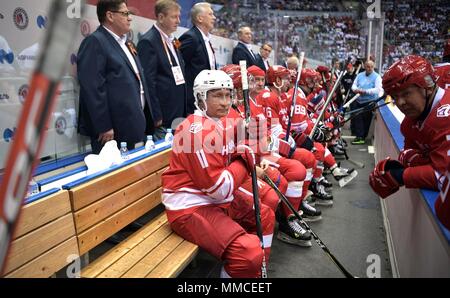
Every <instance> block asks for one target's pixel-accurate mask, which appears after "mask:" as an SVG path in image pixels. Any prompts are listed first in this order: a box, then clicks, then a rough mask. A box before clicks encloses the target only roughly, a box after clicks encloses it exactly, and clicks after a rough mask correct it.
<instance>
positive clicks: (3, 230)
mask: <svg viewBox="0 0 450 298" xmlns="http://www.w3.org/2000/svg"><path fill="white" fill-rule="evenodd" d="M79 3H80V7H81V8H82V9H83V8H84V1H81V2H79ZM69 5H72V4H70V3H66V1H60V0H53V1H52V2H51V5H50V11H49V14H48V19H49V20H50V24H49V26H48V28H47V32H46V34H45V36H44V39H43V42H42V45H43V46H42V48H41V53H40V56H39V59H38V60H37V64H36V68H35V70H34V72H33V74H32V77H31V82H30V91H29V93H28V95H27V97H26V100H25V103H24V106H23V109H22V111H21V114H20V117H19V121H18V127H17V133H16V135H15V137H14V141H13V144H12V145H11V148H10V150H9V153H8V157H7V158H6V160H7V162H6V167H5V172H4V176H3V179H2V184H1V187H0V270H1V273H2V272H3V270H4V268H5V263H6V262H5V260H6V256H7V254H8V250H9V246H10V243H11V240H12V237H13V235H14V229H15V226H16V224H17V221H18V218H19V214H20V211H21V206H22V202H23V200H24V197H25V195H26V193H27V189H28V183H29V181H30V179H31V177H32V174H33V171H34V169H35V167H36V166H37V164H38V163H39V154H40V152H41V148H42V145H43V143H44V140H45V137H46V131H47V124H48V121H49V118H50V115H51V113H52V111H53V107H54V104H55V97H56V94H57V91H58V88H59V81H60V79H61V77H62V75H63V74H64V72H65V69H66V66H68V64H69V63H68V61H69V60H68V57H69V53H70V50H71V49H72V46H73V43H74V41H75V39H74V38H73V36H75V35H76V32H77V30H78V26H79V21H80V19H79V18H74V19H69V18H68V16H67V11H68V6H69Z"/></svg>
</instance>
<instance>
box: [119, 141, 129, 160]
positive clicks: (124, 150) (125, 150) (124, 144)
mask: <svg viewBox="0 0 450 298" xmlns="http://www.w3.org/2000/svg"><path fill="white" fill-rule="evenodd" d="M120 156H122V159H128V158H129V156H128V148H127V142H120Z"/></svg>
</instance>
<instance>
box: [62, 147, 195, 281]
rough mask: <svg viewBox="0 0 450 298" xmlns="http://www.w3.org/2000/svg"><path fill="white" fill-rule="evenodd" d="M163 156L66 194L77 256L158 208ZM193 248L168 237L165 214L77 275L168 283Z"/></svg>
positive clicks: (167, 153)
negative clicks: (161, 279) (166, 279)
mask: <svg viewBox="0 0 450 298" xmlns="http://www.w3.org/2000/svg"><path fill="white" fill-rule="evenodd" d="M170 152H171V151H170V150H165V151H163V152H160V153H158V154H155V155H153V156H150V157H148V158H145V159H143V160H140V161H137V162H135V163H133V164H131V165H128V166H125V167H123V168H121V169H119V170H117V171H114V172H111V173H109V174H106V175H104V176H101V177H98V178H96V179H94V180H92V181H89V182H87V183H84V184H81V185H79V186H76V187H74V188H73V189H70V190H69V194H70V199H71V203H72V207H73V212H74V220H75V228H76V231H77V240H78V246H79V251H80V255H83V254H86V253H88V252H89V251H90V250H92V249H93V248H95V247H97V246H98V245H99V244H101V243H102V242H103V241H105V240H106V239H108V238H109V237H111V236H112V235H114V234H115V233H117V232H118V231H120V230H121V229H123V228H124V227H126V226H127V225H128V224H130V223H132V222H133V221H135V220H136V219H138V218H140V217H141V216H143V215H145V214H147V213H148V212H150V211H152V210H153V211H154V210H155V208H157V207H160V204H161V191H162V190H161V175H162V173H163V171H164V170H165V169H166V167H167V166H168V163H169V157H170ZM197 252H198V247H197V246H196V245H194V244H192V243H190V242H188V241H185V240H184V239H183V238H181V237H179V236H178V235H176V234H175V233H173V232H172V230H171V229H170V226H169V224H168V222H167V217H166V215H165V212H164V211H163V212H162V213H159V214H158V215H157V216H156V217H155V218H152V219H151V220H150V222H148V223H147V224H146V225H145V226H144V227H142V228H140V229H139V230H138V231H136V232H135V233H134V234H132V235H130V236H129V237H128V238H127V239H125V240H124V241H122V242H121V243H119V244H117V245H116V246H114V247H113V248H111V249H110V250H109V251H107V252H106V253H104V254H103V255H102V256H100V257H99V258H97V259H96V260H94V261H93V262H91V263H90V264H89V265H87V266H86V267H85V268H83V269H82V270H81V277H174V276H177V275H178V274H179V273H180V272H181V271H182V270H183V269H184V268H185V267H186V266H187V265H188V264H189V263H190V261H191V260H192V259H193V258H194V257H195V256H196V254H197Z"/></svg>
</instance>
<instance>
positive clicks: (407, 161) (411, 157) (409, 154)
mask: <svg viewBox="0 0 450 298" xmlns="http://www.w3.org/2000/svg"><path fill="white" fill-rule="evenodd" d="M398 160H399V161H400V162H401V163H402V164H403V166H404V167H406V168H407V167H415V166H423V165H426V164H430V163H431V161H430V159H429V158H428V157H426V156H424V155H423V154H422V152H420V151H419V150H417V149H404V150H402V151H401V152H400V155H399V156H398Z"/></svg>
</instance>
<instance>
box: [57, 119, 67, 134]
mask: <svg viewBox="0 0 450 298" xmlns="http://www.w3.org/2000/svg"><path fill="white" fill-rule="evenodd" d="M66 128H67V121H66V118H64V117H63V116H59V117H58V118H57V119H56V122H55V129H56V133H57V134H59V135H62V134H64V132H65V131H66Z"/></svg>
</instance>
